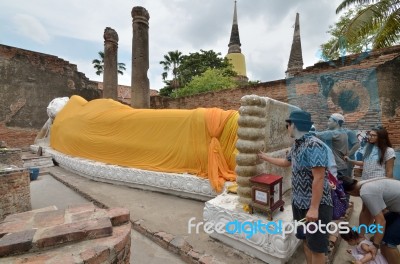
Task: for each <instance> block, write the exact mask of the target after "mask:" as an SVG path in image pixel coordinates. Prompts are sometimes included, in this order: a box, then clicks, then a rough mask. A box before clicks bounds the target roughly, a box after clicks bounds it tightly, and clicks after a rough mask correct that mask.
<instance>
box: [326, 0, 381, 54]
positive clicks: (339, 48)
mask: <svg viewBox="0 0 400 264" xmlns="http://www.w3.org/2000/svg"><path fill="white" fill-rule="evenodd" d="M360 10H361V7H359V8H357V9H349V10H348V11H347V12H346V13H345V14H343V15H342V16H340V18H339V21H338V22H336V23H335V24H334V25H330V26H329V30H328V31H327V33H329V34H331V36H332V37H331V38H330V39H329V40H328V42H326V43H324V44H322V45H321V50H322V54H321V59H323V60H335V59H338V58H339V57H342V56H346V55H348V54H357V53H361V52H363V51H365V50H368V49H369V48H370V46H371V43H372V37H373V34H375V32H372V33H371V34H370V35H368V36H366V37H359V38H357V40H355V41H353V42H352V43H350V42H348V41H346V38H345V37H344V36H343V33H342V30H343V28H345V27H346V25H348V23H350V21H351V20H352V19H353V18H354V17H355V16H356V14H357V13H358V12H359V11H360Z"/></svg>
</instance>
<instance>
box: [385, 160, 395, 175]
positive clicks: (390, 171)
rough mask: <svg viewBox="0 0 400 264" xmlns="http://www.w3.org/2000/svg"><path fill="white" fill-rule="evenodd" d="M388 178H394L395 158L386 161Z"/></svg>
mask: <svg viewBox="0 0 400 264" xmlns="http://www.w3.org/2000/svg"><path fill="white" fill-rule="evenodd" d="M385 165H386V166H385V167H386V177H388V178H393V167H394V158H391V159H389V160H387V161H386V163H385Z"/></svg>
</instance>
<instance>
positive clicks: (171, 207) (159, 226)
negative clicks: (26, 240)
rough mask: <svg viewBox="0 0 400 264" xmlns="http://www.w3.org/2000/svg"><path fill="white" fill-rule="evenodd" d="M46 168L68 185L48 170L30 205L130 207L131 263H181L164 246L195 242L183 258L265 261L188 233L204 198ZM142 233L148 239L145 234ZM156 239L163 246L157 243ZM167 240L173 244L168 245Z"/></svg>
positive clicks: (343, 258) (177, 248) (299, 256)
mask: <svg viewBox="0 0 400 264" xmlns="http://www.w3.org/2000/svg"><path fill="white" fill-rule="evenodd" d="M48 171H49V174H51V175H53V176H54V177H55V178H57V179H58V180H59V181H61V182H63V183H64V184H65V185H67V186H68V187H69V188H68V187H66V186H65V185H64V184H62V183H60V182H58V181H56V180H55V179H53V177H52V176H50V175H44V176H40V177H39V179H38V180H37V181H34V182H32V183H31V190H32V204H33V207H43V206H48V205H50V204H55V205H56V206H58V207H59V208H63V207H65V206H66V205H67V204H69V203H81V202H84V201H87V199H88V200H93V201H94V203H95V204H96V205H98V206H106V207H125V208H127V209H129V210H130V212H131V221H132V222H133V226H134V229H135V230H139V231H140V233H141V234H140V233H138V232H135V231H133V236H132V237H133V243H132V245H133V246H132V254H131V256H132V260H131V263H154V264H156V263H163V264H168V263H177V264H179V263H183V262H182V260H181V259H180V257H179V256H178V255H177V254H171V253H170V252H168V251H166V250H165V249H164V248H167V249H168V250H170V251H173V252H177V253H181V252H182V250H185V249H187V247H193V250H191V251H190V252H189V253H190V254H189V257H190V258H189V259H188V258H187V257H186V258H185V259H184V260H185V262H187V263H190V262H192V263H193V260H196V259H197V260H198V259H201V260H202V262H204V263H230V264H261V263H263V262H262V261H260V260H258V259H255V258H252V257H250V256H248V255H246V254H244V253H242V252H240V251H237V250H235V249H232V248H231V247H229V246H226V245H224V244H222V243H220V242H218V241H216V240H213V239H211V238H210V237H209V236H208V235H207V234H205V233H204V232H202V231H201V232H200V233H199V234H193V233H192V234H188V230H187V223H188V220H189V219H190V218H191V217H195V218H196V221H195V222H199V221H202V219H203V207H204V203H203V202H199V201H194V200H190V199H183V198H178V197H175V196H171V195H166V194H162V193H157V192H151V191H144V190H139V189H133V188H129V187H126V186H123V185H113V184H108V183H102V182H96V181H92V180H89V179H87V178H85V177H81V176H79V175H76V174H74V173H72V172H69V171H67V170H64V169H62V168H60V167H52V168H48ZM73 190H75V191H77V192H78V193H79V194H77V193H76V192H75V191H73ZM83 197H85V198H83ZM358 212H359V202H358V201H357V200H355V209H354V213H353V216H352V220H351V221H353V222H354V221H355V218H356V217H355V215H356V216H357V215H358ZM354 224H355V223H354ZM143 234H144V235H145V236H147V237H150V238H152V240H149V239H147V238H146V237H145V236H144V235H143ZM160 237H161V238H162V239H161V240H160ZM154 241H155V242H157V243H159V244H160V245H162V246H164V248H162V247H160V246H158V245H157V244H155V243H154ZM163 241H164V242H163ZM165 241H171V243H167V244H168V245H166V244H165ZM163 243H164V244H163ZM169 244H172V245H174V247H170V245H169ZM346 249H347V245H346V243H344V242H343V243H341V245H340V247H339V249H338V252H337V254H336V258H335V260H334V264H339V263H340V264H342V263H350V262H349V261H350V260H351V256H350V255H349V254H348V253H346ZM186 251H187V250H186ZM156 256H157V257H156ZM211 256H213V257H211ZM289 263H290V264H295V263H298V264H304V263H306V262H305V258H304V254H303V251H302V248H299V249H298V250H297V251H296V252H295V254H294V256H293V257H292V258H291V259H290V261H289Z"/></svg>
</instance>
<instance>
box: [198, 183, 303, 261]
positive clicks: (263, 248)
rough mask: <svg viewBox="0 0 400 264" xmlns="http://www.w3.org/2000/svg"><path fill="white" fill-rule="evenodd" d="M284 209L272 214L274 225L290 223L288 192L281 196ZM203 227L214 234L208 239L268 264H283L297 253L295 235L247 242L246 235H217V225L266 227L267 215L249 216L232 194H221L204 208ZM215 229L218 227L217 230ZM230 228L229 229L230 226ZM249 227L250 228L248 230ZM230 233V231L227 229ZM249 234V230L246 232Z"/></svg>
mask: <svg viewBox="0 0 400 264" xmlns="http://www.w3.org/2000/svg"><path fill="white" fill-rule="evenodd" d="M284 201H285V208H284V211H283V212H280V211H279V209H278V210H277V211H275V212H274V214H273V220H272V221H273V222H277V221H279V220H282V223H283V224H285V223H292V219H293V217H292V206H291V204H290V191H289V192H288V194H285V196H284ZM203 217H204V222H205V223H204V224H205V225H206V223H209V224H208V225H210V226H212V229H213V230H214V232H212V233H211V234H210V237H212V238H215V239H217V240H219V241H221V242H223V243H225V244H227V245H229V246H231V247H233V248H235V249H237V250H240V251H243V252H245V253H246V254H248V255H250V256H253V257H255V258H258V259H261V260H262V261H265V262H266V263H270V264H283V263H286V262H287V261H288V259H289V258H290V257H291V256H292V255H293V253H294V252H295V251H296V249H297V247H298V246H299V244H300V240H298V239H297V238H296V237H295V234H294V232H291V233H290V234H287V235H286V236H285V237H283V236H282V235H281V234H268V233H266V234H261V233H257V234H254V235H253V236H251V237H250V238H246V234H245V233H241V234H239V233H238V232H236V233H234V234H229V233H227V232H225V233H221V232H216V231H215V229H214V228H215V227H216V225H221V226H224V227H225V226H226V224H227V223H228V222H231V221H235V220H237V221H239V222H241V223H244V222H251V223H256V222H257V221H258V220H260V221H261V222H262V223H264V224H265V223H268V222H269V221H268V220H267V217H266V215H263V214H262V213H254V214H249V213H247V212H245V211H244V210H243V209H242V205H241V204H240V203H239V197H238V196H237V195H235V194H227V193H223V194H220V195H218V196H217V197H215V198H214V199H212V200H210V201H208V202H206V203H205V207H204V214H203ZM217 227H218V226H217ZM230 227H232V226H231V225H230ZM248 227H249V226H248ZM230 230H232V229H230ZM247 230H249V229H247Z"/></svg>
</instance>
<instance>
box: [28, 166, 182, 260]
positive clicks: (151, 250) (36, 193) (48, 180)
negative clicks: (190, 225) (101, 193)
mask: <svg viewBox="0 0 400 264" xmlns="http://www.w3.org/2000/svg"><path fill="white" fill-rule="evenodd" d="M88 202H90V201H89V200H87V199H86V198H84V197H82V196H81V195H79V194H78V193H77V192H75V191H73V190H72V189H70V188H68V187H67V186H65V185H64V184H62V183H60V182H59V181H57V180H55V179H54V178H53V177H52V176H50V175H49V174H44V175H41V176H39V178H38V179H37V180H36V181H32V182H31V203H32V209H39V208H42V207H47V206H50V205H55V206H57V208H58V209H65V208H67V207H68V205H72V204H82V203H88ZM131 239H132V240H131V245H132V246H131V259H130V262H131V263H132V264H143V263H146V264H160V263H162V264H180V263H184V262H183V261H182V260H181V259H180V258H179V256H177V255H175V254H173V253H171V252H169V251H167V250H165V249H164V248H162V247H160V246H158V245H157V244H155V243H154V242H152V241H151V240H150V239H148V238H146V237H145V236H143V235H142V234H140V233H139V232H137V231H135V230H132V233H131Z"/></svg>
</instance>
